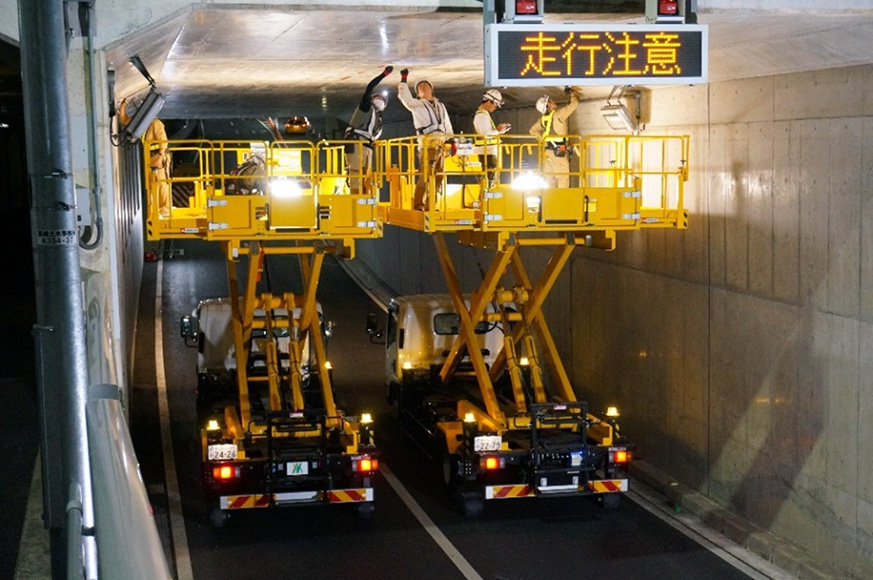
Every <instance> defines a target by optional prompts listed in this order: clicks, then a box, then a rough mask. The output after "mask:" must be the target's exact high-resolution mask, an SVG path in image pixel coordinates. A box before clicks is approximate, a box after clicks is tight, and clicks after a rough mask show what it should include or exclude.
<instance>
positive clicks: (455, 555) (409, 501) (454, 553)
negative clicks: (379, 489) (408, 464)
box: [379, 463, 483, 580]
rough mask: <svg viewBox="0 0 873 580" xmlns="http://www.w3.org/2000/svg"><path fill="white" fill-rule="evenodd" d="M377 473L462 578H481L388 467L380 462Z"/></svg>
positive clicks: (468, 579)
mask: <svg viewBox="0 0 873 580" xmlns="http://www.w3.org/2000/svg"><path fill="white" fill-rule="evenodd" d="M379 473H381V474H382V475H383V476H384V477H385V481H387V482H388V484H389V485H390V486H391V487H392V488H394V491H395V492H396V493H397V495H399V496H400V499H401V500H403V503H405V504H406V507H407V508H409V511H411V512H412V515H414V516H415V519H417V520H418V523H420V524H421V526H422V527H423V528H424V531H426V532H427V533H428V534H430V537H431V538H433V541H434V542H436V543H437V545H438V546H439V547H440V549H441V550H442V551H443V552H445V554H446V556H448V557H449V560H451V561H452V564H454V565H455V567H456V568H457V569H458V570H459V571H460V572H461V574H463V575H464V578H467V580H483V579H482V576H480V575H479V573H478V572H476V570H474V569H473V566H471V565H470V563H469V562H468V561H467V559H466V558H464V556H463V555H461V553H460V552H459V551H458V549H457V548H455V546H454V544H452V543H451V542H450V541H449V539H448V538H447V537H446V536H445V534H443V532H442V530H440V529H439V527H437V525H436V524H435V523H433V520H432V519H430V517H428V515H427V514H426V513H424V509H423V508H422V507H421V506H420V505H418V502H417V501H415V498H413V497H412V494H410V493H409V492H408V491H407V490H406V488H405V487H403V484H402V483H400V480H399V479H397V477H395V475H394V473H393V472H392V471H391V470H390V469H388V466H387V465H385V464H384V463H381V464H380V465H379Z"/></svg>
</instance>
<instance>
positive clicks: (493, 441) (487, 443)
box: [473, 435, 502, 453]
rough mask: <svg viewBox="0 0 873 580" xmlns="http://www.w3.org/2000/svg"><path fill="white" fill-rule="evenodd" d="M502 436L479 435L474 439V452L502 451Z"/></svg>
mask: <svg viewBox="0 0 873 580" xmlns="http://www.w3.org/2000/svg"><path fill="white" fill-rule="evenodd" d="M501 441H502V440H501V438H500V435H479V436H478V437H474V438H473V451H476V452H477V453H478V452H479V451H500V443H501Z"/></svg>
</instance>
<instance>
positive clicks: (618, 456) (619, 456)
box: [612, 449, 630, 463]
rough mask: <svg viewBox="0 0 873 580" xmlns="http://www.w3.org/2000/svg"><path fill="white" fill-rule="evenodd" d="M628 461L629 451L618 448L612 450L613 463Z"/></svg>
mask: <svg viewBox="0 0 873 580" xmlns="http://www.w3.org/2000/svg"><path fill="white" fill-rule="evenodd" d="M628 461H630V453H629V452H628V451H627V450H625V449H619V450H618V451H613V453H612V462H613V463H627V462H628Z"/></svg>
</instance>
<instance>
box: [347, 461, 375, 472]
mask: <svg viewBox="0 0 873 580" xmlns="http://www.w3.org/2000/svg"><path fill="white" fill-rule="evenodd" d="M377 469H379V460H378V459H376V458H374V457H361V458H359V459H353V460H352V471H357V472H359V473H366V472H368V471H376V470H377Z"/></svg>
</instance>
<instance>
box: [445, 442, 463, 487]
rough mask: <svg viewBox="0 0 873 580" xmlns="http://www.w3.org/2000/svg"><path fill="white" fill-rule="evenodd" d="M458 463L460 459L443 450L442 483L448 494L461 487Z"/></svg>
mask: <svg viewBox="0 0 873 580" xmlns="http://www.w3.org/2000/svg"><path fill="white" fill-rule="evenodd" d="M459 461H460V458H459V457H458V456H457V454H453V453H449V452H448V450H447V449H445V448H444V449H443V482H444V483H445V484H446V490H447V491H448V492H449V493H454V492H455V491H457V490H458V488H459V487H460V486H461V477H460V476H459V475H458V462H459Z"/></svg>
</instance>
